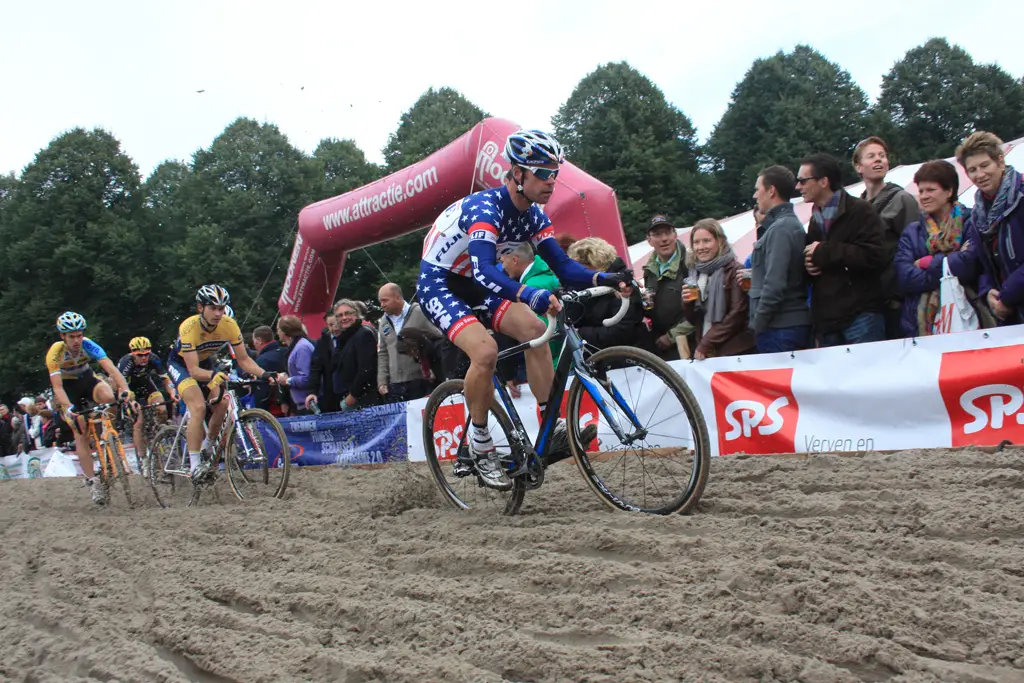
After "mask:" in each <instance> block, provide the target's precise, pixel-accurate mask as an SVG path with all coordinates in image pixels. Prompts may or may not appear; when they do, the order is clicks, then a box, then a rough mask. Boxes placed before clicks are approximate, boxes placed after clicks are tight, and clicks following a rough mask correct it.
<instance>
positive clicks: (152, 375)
mask: <svg viewBox="0 0 1024 683" xmlns="http://www.w3.org/2000/svg"><path fill="white" fill-rule="evenodd" d="M128 351H129V352H128V353H127V354H125V355H124V356H121V359H120V360H119V361H117V369H118V371H119V372H120V373H121V375H122V376H123V377H124V378H125V381H127V382H128V388H129V389H130V390H131V392H132V393H133V394H134V395H135V400H136V405H137V406H138V404H139V403H141V402H142V401H143V400H144V401H145V402H146V404H147V405H150V404H153V403H160V402H162V401H163V400H164V394H165V393H166V394H167V396H168V397H170V399H171V400H172V401H174V402H177V401H178V392H177V391H175V390H174V383H173V382H171V378H170V377H168V375H167V371H166V370H165V369H164V366H163V363H161V362H160V357H159V356H156V355H154V354H153V345H152V344H150V342H149V339H148V338H147V337H135V338H133V339H132V340H131V341H130V342H128ZM160 384H162V385H163V391H161V390H160ZM156 410H157V419H159V420H160V421H163V420H165V419H166V418H167V411H166V410H165V408H164V407H163V406H161V407H160V408H157V409H156ZM136 412H137V413H138V417H137V418H136V420H135V426H134V429H133V430H132V435H133V441H132V443H134V444H135V450H136V452H140V453H141V452H143V451H145V449H146V440H145V435H144V434H143V432H142V410H138V409H137V410H136ZM140 449H142V450H141V451H140Z"/></svg>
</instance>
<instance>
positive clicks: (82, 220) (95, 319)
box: [0, 128, 158, 392]
mask: <svg viewBox="0 0 1024 683" xmlns="http://www.w3.org/2000/svg"><path fill="white" fill-rule="evenodd" d="M140 182H141V180H140V178H139V173H138V169H137V168H136V166H135V164H134V162H132V160H131V159H130V158H129V157H128V156H127V155H126V154H124V153H123V152H122V151H121V145H120V143H119V142H118V141H117V140H116V139H115V138H114V137H113V136H112V135H111V134H110V133H108V132H106V131H103V130H99V129H96V130H92V131H85V130H83V129H81V128H76V129H74V130H71V131H68V132H67V133H64V134H63V135H60V136H59V137H57V138H56V139H54V140H53V141H52V142H51V143H50V144H49V145H48V146H47V147H46V148H45V149H43V150H42V151H40V152H39V154H38V155H36V158H35V160H34V161H33V162H32V163H31V164H29V165H28V166H27V167H26V168H25V171H24V173H23V174H22V177H21V179H20V181H19V182H18V183H17V184H16V185H15V187H14V190H13V192H11V194H10V196H9V198H8V199H6V200H5V201H4V209H3V212H4V220H3V221H2V222H0V241H2V243H3V244H4V247H5V248H4V249H3V250H2V252H0V272H4V273H5V281H4V284H3V288H2V292H0V319H2V320H4V321H5V322H6V324H5V325H3V326H0V349H2V350H3V353H2V355H0V386H3V387H4V389H5V390H8V391H10V390H12V389H14V390H17V391H19V392H31V391H39V390H40V389H42V388H43V387H45V386H46V372H45V370H44V368H43V365H42V364H43V356H44V353H45V351H46V348H47V347H48V346H49V345H50V344H52V343H53V342H54V341H56V339H57V337H56V330H55V329H54V321H55V320H56V318H57V316H58V315H60V314H61V313H62V312H63V311H65V310H73V311H77V312H79V313H81V314H82V315H84V316H85V317H86V319H87V320H88V321H89V331H88V333H87V334H88V335H89V336H90V337H93V338H96V339H98V340H99V341H100V342H101V343H102V344H103V346H104V347H105V348H106V349H107V350H108V352H109V353H110V354H111V355H115V354H116V353H117V352H118V351H119V350H121V349H124V348H126V347H127V343H128V339H129V338H130V337H131V336H134V335H136V334H146V333H147V332H148V331H149V329H148V325H149V323H150V322H151V321H152V320H153V319H154V317H155V316H154V309H155V303H154V299H153V297H152V294H153V292H154V289H155V287H156V286H157V285H158V282H157V281H156V280H155V279H154V277H153V266H154V264H153V259H152V252H151V251H150V250H149V248H148V246H147V242H146V239H145V236H146V230H145V228H146V226H147V224H148V218H147V214H146V211H145V207H144V206H143V203H142V193H141V192H140ZM115 358H116V356H115Z"/></svg>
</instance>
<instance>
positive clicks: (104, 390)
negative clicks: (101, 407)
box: [71, 382, 114, 479]
mask: <svg viewBox="0 0 1024 683" xmlns="http://www.w3.org/2000/svg"><path fill="white" fill-rule="evenodd" d="M92 400H93V402H94V403H113V401H114V390H113V389H111V388H110V385H108V384H107V383H106V382H100V383H98V384H97V385H96V386H95V387H94V388H93V390H92ZM75 422H76V423H77V426H75V425H72V427H73V428H72V430H71V431H73V432H74V433H75V451H77V453H78V464H79V465H81V466H82V474H84V475H85V477H86V479H91V478H92V476H93V475H94V474H96V470H95V468H94V467H93V465H92V449H91V448H90V444H89V432H88V431H87V430H88V428H89V425H88V424H87V423H86V419H85V418H84V417H80V418H78V419H77V420H75Z"/></svg>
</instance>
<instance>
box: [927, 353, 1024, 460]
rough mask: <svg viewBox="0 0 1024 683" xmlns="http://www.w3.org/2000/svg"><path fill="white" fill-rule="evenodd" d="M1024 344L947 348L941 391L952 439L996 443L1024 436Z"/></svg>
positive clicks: (955, 442)
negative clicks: (960, 348) (967, 348)
mask: <svg viewBox="0 0 1024 683" xmlns="http://www.w3.org/2000/svg"><path fill="white" fill-rule="evenodd" d="M1022 388H1024V346H1022V345H1020V344H1018V345H1015V346H1001V347H997V348H994V349H974V350H971V351H951V352H949V353H944V354H942V363H941V365H940V366H939V391H940V392H941V393H942V401H943V403H945V405H946V412H947V413H948V414H949V422H950V426H951V428H952V434H951V443H952V446H953V447H954V448H956V447H958V446H972V445H974V446H995V445H998V444H999V443H1000V442H1002V441H1004V440H1007V439H1008V440H1010V441H1012V442H1013V443H1021V442H1022V441H1024V389H1022Z"/></svg>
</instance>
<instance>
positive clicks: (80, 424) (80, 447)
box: [69, 417, 96, 479]
mask: <svg viewBox="0 0 1024 683" xmlns="http://www.w3.org/2000/svg"><path fill="white" fill-rule="evenodd" d="M69 426H70V427H71V433H72V434H74V435H75V453H77V454H78V464H79V465H81V466H82V474H84V475H85V478H86V479H92V477H93V475H94V474H96V470H95V469H94V468H93V466H92V450H91V449H90V448H89V434H88V432H86V429H87V425H86V423H85V418H84V417H79V418H76V419H75V424H73V425H69Z"/></svg>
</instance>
